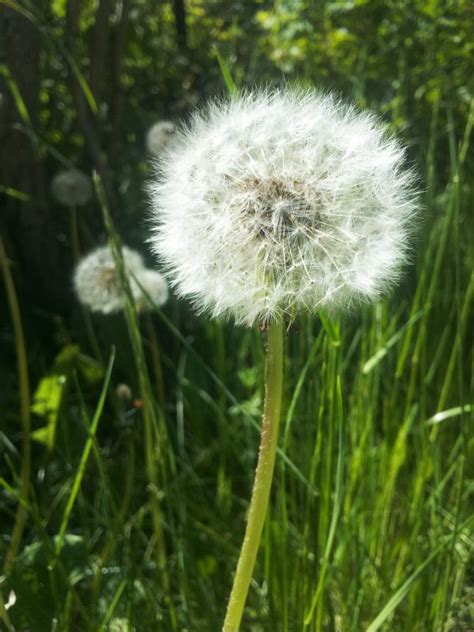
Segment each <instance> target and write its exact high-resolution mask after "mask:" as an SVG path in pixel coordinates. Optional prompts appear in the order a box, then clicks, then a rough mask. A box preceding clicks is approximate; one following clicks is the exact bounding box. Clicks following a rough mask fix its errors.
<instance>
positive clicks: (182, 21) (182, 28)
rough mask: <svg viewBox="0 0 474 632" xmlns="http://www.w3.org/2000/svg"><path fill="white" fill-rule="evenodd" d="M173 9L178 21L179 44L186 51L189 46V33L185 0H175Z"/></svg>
mask: <svg viewBox="0 0 474 632" xmlns="http://www.w3.org/2000/svg"><path fill="white" fill-rule="evenodd" d="M173 11H174V18H175V21H176V35H177V37H178V46H179V47H180V48H181V50H183V51H186V50H187V48H188V34H187V29H186V8H185V6H184V0H173Z"/></svg>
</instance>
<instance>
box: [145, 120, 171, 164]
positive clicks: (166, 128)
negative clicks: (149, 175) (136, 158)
mask: <svg viewBox="0 0 474 632" xmlns="http://www.w3.org/2000/svg"><path fill="white" fill-rule="evenodd" d="M174 129H175V128H174V124H173V123H172V122H171V121H158V123H155V124H154V125H152V126H151V127H150V129H149V130H148V132H147V134H146V148H147V151H148V153H149V154H151V155H152V156H158V155H160V154H161V153H162V151H163V150H164V149H165V148H166V146H167V145H168V143H169V142H170V140H171V137H172V136H173V132H174Z"/></svg>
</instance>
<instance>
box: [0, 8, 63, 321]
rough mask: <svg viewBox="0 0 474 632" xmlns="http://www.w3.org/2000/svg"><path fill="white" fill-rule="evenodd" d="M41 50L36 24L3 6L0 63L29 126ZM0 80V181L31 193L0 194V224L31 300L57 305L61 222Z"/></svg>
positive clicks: (34, 119)
mask: <svg viewBox="0 0 474 632" xmlns="http://www.w3.org/2000/svg"><path fill="white" fill-rule="evenodd" d="M39 4H40V6H39V7H38V8H39V9H41V4H42V3H41V2H40V3H39ZM40 55H41V40H40V34H39V32H38V30H37V28H36V27H35V26H34V25H33V24H32V23H31V22H29V21H28V20H27V19H26V18H25V17H23V16H21V15H20V14H19V13H18V12H16V11H14V10H11V9H7V8H4V7H2V8H1V9H0V62H1V63H3V64H5V65H6V66H7V67H8V69H9V72H10V74H11V76H12V78H13V80H14V81H15V82H16V84H17V86H18V89H19V92H20V94H21V96H22V99H23V101H24V103H25V106H26V108H27V110H28V114H29V117H30V119H31V124H32V126H33V128H37V124H38V114H39V90H40ZM0 82H1V84H0V86H1V87H0V90H1V93H2V100H1V102H0V165H1V175H0V184H2V185H3V186H5V187H11V188H13V189H16V190H18V191H21V192H23V193H25V194H27V195H28V196H29V198H30V200H29V201H27V202H25V201H21V200H18V199H16V198H14V197H11V196H9V195H5V194H0V207H1V214H0V229H1V231H2V233H3V234H4V236H5V239H6V242H7V250H8V253H9V256H10V257H11V258H12V259H13V260H14V261H15V264H16V267H15V272H16V277H17V281H19V282H20V284H21V288H22V290H23V291H24V292H27V293H28V294H29V296H30V298H31V300H32V301H33V302H34V303H36V304H39V305H41V306H42V307H44V308H46V309H54V310H58V309H61V308H62V307H63V306H64V304H65V301H66V302H67V300H66V297H67V295H68V291H67V288H68V285H69V284H68V282H67V266H66V265H65V262H64V258H65V257H66V256H67V253H66V252H64V249H63V248H62V247H61V244H60V241H59V240H58V235H59V234H60V233H61V228H60V224H61V222H59V221H58V218H57V217H55V215H54V206H53V205H52V204H50V202H49V191H48V189H47V187H46V186H45V184H44V183H45V180H44V174H43V170H42V164H41V161H40V158H39V155H38V152H37V151H36V150H35V148H34V146H33V144H32V141H31V139H30V138H29V136H28V135H27V134H26V133H25V132H24V131H21V127H22V126H23V127H24V125H25V123H24V122H23V121H22V119H21V116H20V114H19V112H18V108H17V105H16V103H15V100H14V98H13V97H12V95H11V92H10V90H9V88H8V86H7V84H6V82H5V81H4V80H3V79H0Z"/></svg>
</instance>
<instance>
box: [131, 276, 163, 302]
mask: <svg viewBox="0 0 474 632" xmlns="http://www.w3.org/2000/svg"><path fill="white" fill-rule="evenodd" d="M132 289H133V292H134V295H135V300H136V301H137V305H138V309H140V310H146V309H150V307H162V306H163V305H164V304H165V303H166V301H167V300H168V283H167V282H166V279H165V277H164V276H163V275H162V274H160V273H159V272H156V271H155V270H147V269H144V270H141V271H140V272H139V273H138V274H137V277H136V283H134V284H133V285H132ZM150 301H152V302H153V305H151V304H150Z"/></svg>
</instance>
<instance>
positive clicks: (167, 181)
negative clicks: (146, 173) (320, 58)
mask: <svg viewBox="0 0 474 632" xmlns="http://www.w3.org/2000/svg"><path fill="white" fill-rule="evenodd" d="M403 161H404V151H403V149H402V148H401V146H400V145H399V143H398V142H397V141H396V140H394V139H392V138H390V137H389V136H388V135H387V134H385V133H384V132H383V131H382V129H381V126H380V124H379V122H378V121H377V119H376V118H375V117H374V116H372V115H370V114H366V113H361V112H359V111H357V110H356V109H355V108H354V107H352V106H349V105H346V104H343V103H341V102H340V101H338V100H337V99H335V98H334V97H332V96H323V95H321V94H319V93H317V92H314V91H308V92H303V91H286V90H281V91H275V92H261V93H249V94H244V95H240V96H238V97H236V98H233V99H231V100H228V101H223V102H217V101H216V102H214V103H212V104H211V105H210V106H209V107H208V108H207V109H206V110H205V111H204V112H200V113H197V114H196V115H195V116H194V117H193V119H192V121H191V123H190V125H189V127H188V128H187V129H186V130H184V131H182V132H180V133H179V134H177V138H176V140H174V141H173V142H172V143H171V145H170V147H169V149H168V151H167V152H166V155H165V157H164V159H163V160H161V161H159V162H158V163H157V170H156V180H155V181H154V182H153V183H152V184H151V185H150V194H151V201H152V208H153V224H154V227H153V230H154V233H153V237H152V244H153V248H154V251H155V252H156V254H157V255H158V256H159V258H160V260H161V261H162V262H163V263H164V265H165V266H166V268H167V271H168V273H169V275H170V278H171V281H172V283H173V284H174V285H175V286H176V287H177V289H178V292H179V293H180V294H181V295H183V296H187V297H190V298H191V300H192V301H193V302H194V304H195V305H196V306H197V308H198V309H199V310H201V311H202V310H206V311H209V312H210V313H211V315H213V316H215V317H218V316H232V317H233V318H234V319H235V320H236V321H237V322H238V323H245V324H247V325H252V324H253V323H255V322H256V321H258V320H262V319H263V320H269V319H272V318H275V317H282V316H285V315H287V316H288V317H290V318H294V317H295V316H296V314H297V313H298V312H300V311H303V310H307V311H314V310H317V309H320V308H324V309H326V310H329V311H334V310H338V309H341V308H342V309H347V308H350V307H351V306H352V305H354V304H356V303H359V302H361V301H364V300H373V299H377V298H378V297H379V296H381V294H382V293H383V292H385V291H386V290H387V289H388V288H389V287H390V286H391V285H392V284H393V283H394V282H395V281H396V280H397V278H398V276H399V272H400V268H401V265H402V264H403V262H404V261H405V260H406V255H407V238H408V236H409V232H410V227H411V224H412V219H413V217H414V216H415V214H416V208H417V205H416V200H415V195H414V190H413V175H412V173H411V172H410V171H409V170H406V169H403Z"/></svg>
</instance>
